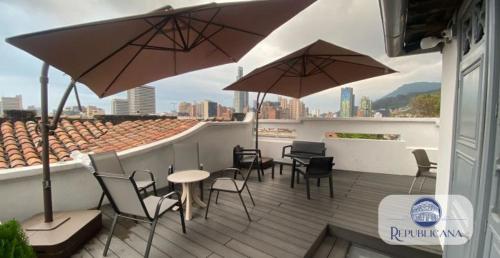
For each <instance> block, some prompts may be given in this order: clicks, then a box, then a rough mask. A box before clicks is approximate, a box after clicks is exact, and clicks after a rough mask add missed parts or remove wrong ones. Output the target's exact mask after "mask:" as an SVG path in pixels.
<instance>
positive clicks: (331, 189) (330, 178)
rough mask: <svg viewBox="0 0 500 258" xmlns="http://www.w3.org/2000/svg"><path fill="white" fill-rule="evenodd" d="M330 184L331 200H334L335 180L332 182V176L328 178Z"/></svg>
mask: <svg viewBox="0 0 500 258" xmlns="http://www.w3.org/2000/svg"><path fill="white" fill-rule="evenodd" d="M328 182H329V184H330V198H333V180H332V176H329V177H328Z"/></svg>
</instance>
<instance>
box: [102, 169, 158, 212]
mask: <svg viewBox="0 0 500 258" xmlns="http://www.w3.org/2000/svg"><path fill="white" fill-rule="evenodd" d="M94 176H95V177H96V178H97V181H98V182H99V184H100V185H101V187H102V190H103V191H104V193H105V194H106V197H107V198H108V200H109V201H110V203H111V205H112V206H113V209H114V210H115V212H116V213H118V214H128V215H135V216H140V217H143V218H149V219H153V218H152V217H151V216H150V214H149V213H148V212H147V209H146V206H145V205H144V203H143V201H142V198H141V195H140V193H139V190H138V189H137V185H136V184H135V181H134V178H132V177H127V176H121V175H116V174H100V173H94Z"/></svg>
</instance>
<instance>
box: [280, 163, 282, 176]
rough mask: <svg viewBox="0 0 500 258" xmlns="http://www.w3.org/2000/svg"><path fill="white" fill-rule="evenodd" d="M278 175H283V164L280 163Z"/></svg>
mask: <svg viewBox="0 0 500 258" xmlns="http://www.w3.org/2000/svg"><path fill="white" fill-rule="evenodd" d="M280 175H283V164H280Z"/></svg>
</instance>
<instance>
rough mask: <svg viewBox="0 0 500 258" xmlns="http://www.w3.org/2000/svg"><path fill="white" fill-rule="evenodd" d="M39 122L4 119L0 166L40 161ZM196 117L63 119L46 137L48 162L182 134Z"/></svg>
mask: <svg viewBox="0 0 500 258" xmlns="http://www.w3.org/2000/svg"><path fill="white" fill-rule="evenodd" d="M37 123H38V121H27V122H22V121H15V122H14V123H13V122H11V121H4V122H2V123H1V124H0V132H1V137H0V139H1V142H0V169H5V168H14V167H23V166H33V165H40V164H42V160H41V154H42V146H41V144H40V143H41V136H40V130H39V128H38V124H37ZM197 123H198V121H196V120H177V119H169V118H161V119H155V120H153V119H149V120H135V121H124V122H121V123H117V124H113V123H112V122H109V121H106V122H104V121H91V120H86V121H79V120H73V121H69V120H67V119H63V120H62V121H61V122H60V123H59V125H58V128H57V129H56V130H54V134H53V135H50V136H49V146H50V153H49V161H50V163H55V162H59V161H67V160H71V157H70V155H71V152H73V151H77V150H79V151H83V152H89V151H94V152H103V151H110V150H115V151H122V150H125V149H129V148H133V147H137V146H140V145H144V144H148V143H152V142H155V141H158V140H161V139H165V138H168V137H171V136H173V135H176V134H178V133H181V132H183V131H185V130H187V129H189V128H191V127H192V126H194V125H196V124H197Z"/></svg>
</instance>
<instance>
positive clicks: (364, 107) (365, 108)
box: [357, 96, 373, 117]
mask: <svg viewBox="0 0 500 258" xmlns="http://www.w3.org/2000/svg"><path fill="white" fill-rule="evenodd" d="M357 115H358V117H371V116H372V115H373V111H372V101H371V100H370V99H369V98H368V97H365V96H363V97H361V100H360V102H359V107H358V114H357Z"/></svg>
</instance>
